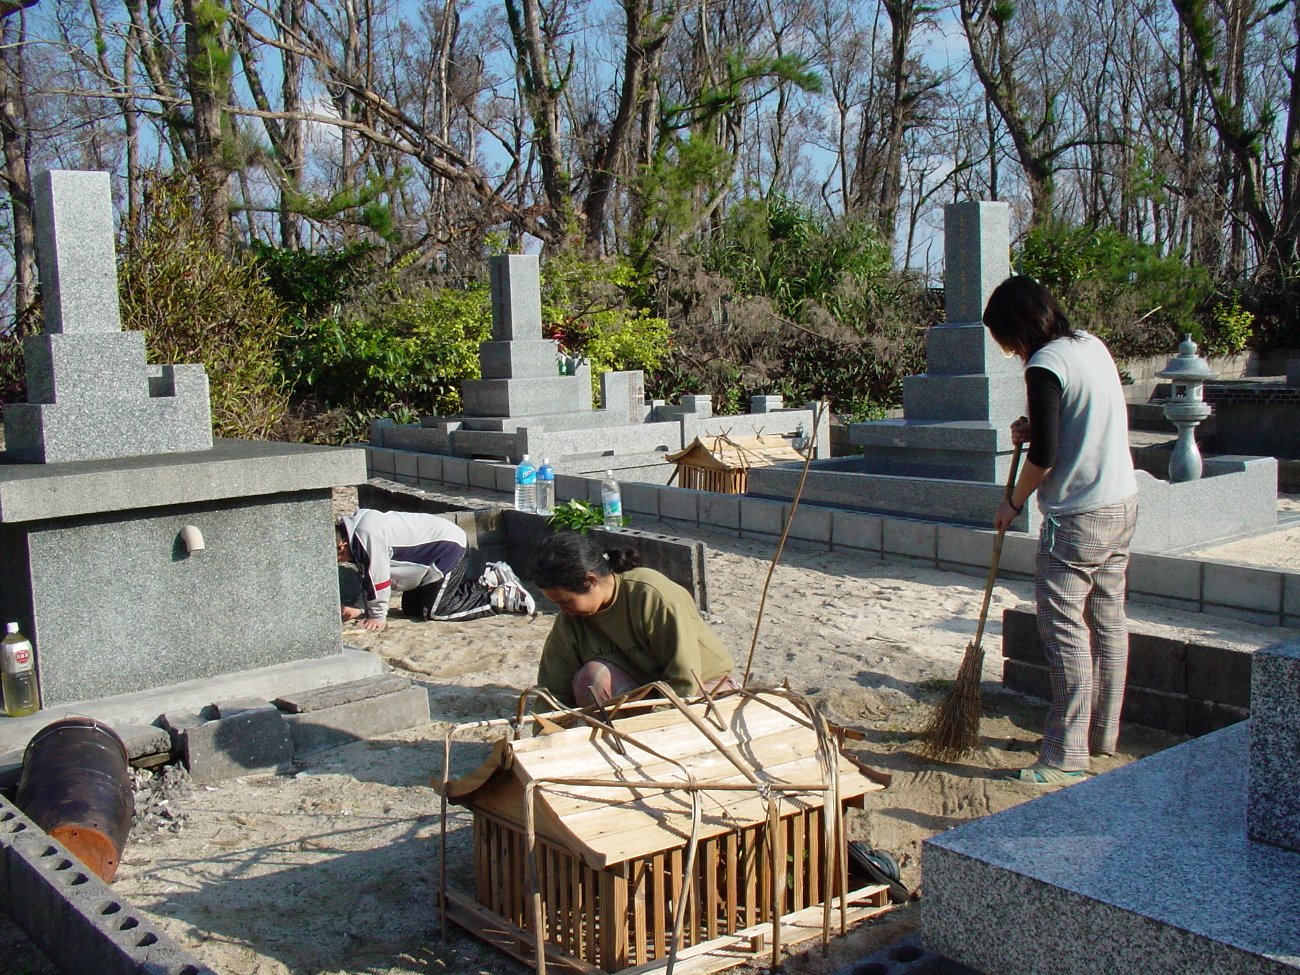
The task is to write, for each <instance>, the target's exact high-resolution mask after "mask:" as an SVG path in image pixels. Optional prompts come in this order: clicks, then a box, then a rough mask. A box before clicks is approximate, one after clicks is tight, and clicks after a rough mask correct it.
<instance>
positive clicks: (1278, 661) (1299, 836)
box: [1246, 641, 1300, 852]
mask: <svg viewBox="0 0 1300 975" xmlns="http://www.w3.org/2000/svg"><path fill="white" fill-rule="evenodd" d="M1246 824H1247V829H1248V831H1249V834H1250V838H1251V839H1253V840H1258V841H1260V842H1262V843H1271V844H1272V845H1274V846H1279V847H1281V848H1282V849H1284V850H1292V851H1296V852H1300V641H1292V642H1291V643H1284V644H1280V645H1278V646H1275V647H1267V648H1265V649H1263V650H1260V651H1259V652H1257V653H1256V654H1255V658H1254V669H1253V675H1252V680H1251V722H1250V798H1249V801H1248V802H1247V806H1246Z"/></svg>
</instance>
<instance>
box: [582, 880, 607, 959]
mask: <svg viewBox="0 0 1300 975" xmlns="http://www.w3.org/2000/svg"><path fill="white" fill-rule="evenodd" d="M582 886H583V889H584V890H585V891H586V902H585V903H584V904H583V906H582V919H583V938H584V940H585V941H586V943H587V953H586V955H585V956H584V957H585V960H587V961H589V962H595V961H596V960H597V959H598V958H599V957H600V940H599V939H598V938H597V936H596V918H597V916H598V915H599V914H600V912H601V911H602V910H604V907H605V905H604V904H602V903H600V894H599V892H600V875H599V874H597V873H596V871H595V870H592V869H591V867H589V866H587V865H586V864H583V865H582Z"/></svg>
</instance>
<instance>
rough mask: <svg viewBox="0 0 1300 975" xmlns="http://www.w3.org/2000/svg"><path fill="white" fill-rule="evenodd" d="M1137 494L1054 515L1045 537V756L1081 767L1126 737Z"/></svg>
mask: <svg viewBox="0 0 1300 975" xmlns="http://www.w3.org/2000/svg"><path fill="white" fill-rule="evenodd" d="M1136 523H1137V497H1136V495H1135V496H1133V497H1131V498H1128V499H1126V500H1124V501H1122V502H1120V503H1119V504H1112V505H1107V506H1106V507H1104V508H1098V509H1097V510H1096V511H1084V512H1080V513H1078V514H1073V515H1055V516H1050V517H1049V518H1048V519H1047V520H1046V522H1045V523H1044V525H1043V530H1042V533H1041V534H1040V536H1039V539H1038V565H1037V575H1036V578H1035V580H1034V595H1035V597H1036V601H1037V604H1038V633H1039V635H1040V636H1041V637H1042V639H1043V649H1044V651H1045V652H1046V654H1047V664H1048V667H1049V668H1050V670H1051V677H1052V706H1051V708H1050V709H1049V710H1048V712H1047V724H1046V727H1045V728H1044V729H1043V746H1042V751H1041V752H1040V754H1039V760H1040V761H1042V762H1043V763H1044V764H1046V765H1051V766H1053V767H1055V768H1059V769H1063V770H1065V771H1067V772H1074V771H1079V770H1083V769H1087V768H1088V760H1089V755H1090V754H1100V753H1109V752H1113V751H1114V750H1115V746H1116V743H1117V742H1118V740H1119V716H1120V710H1121V708H1122V707H1123V705H1124V680H1125V676H1126V672H1127V670H1128V618H1127V617H1126V616H1125V615H1124V595H1125V576H1126V574H1127V572H1128V546H1129V542H1130V541H1131V540H1132V538H1133V528H1134V526H1135V525H1136Z"/></svg>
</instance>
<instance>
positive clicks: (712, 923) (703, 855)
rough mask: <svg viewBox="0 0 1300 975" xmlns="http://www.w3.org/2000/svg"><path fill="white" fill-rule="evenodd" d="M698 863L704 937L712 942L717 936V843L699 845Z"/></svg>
mask: <svg viewBox="0 0 1300 975" xmlns="http://www.w3.org/2000/svg"><path fill="white" fill-rule="evenodd" d="M700 863H701V864H702V868H703V870H704V903H703V906H702V910H703V911H704V918H705V929H704V935H705V937H706V938H707V939H708V940H710V941H712V940H713V939H714V938H716V937H717V936H718V912H719V906H720V905H719V903H718V841H717V840H716V839H713V840H705V841H704V842H703V843H701V844H700Z"/></svg>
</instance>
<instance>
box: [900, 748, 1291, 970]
mask: <svg viewBox="0 0 1300 975" xmlns="http://www.w3.org/2000/svg"><path fill="white" fill-rule="evenodd" d="M1248 744H1249V726H1248V725H1247V724H1240V725H1235V726H1233V727H1231V728H1227V729H1225V730H1223V731H1219V732H1216V733H1214V734H1212V735H1208V736H1206V737H1205V738H1200V739H1197V740H1196V741H1192V742H1189V743H1187V744H1185V745H1181V746H1178V747H1176V748H1171V749H1169V750H1168V751H1165V752H1161V753H1159V754H1157V755H1154V756H1152V757H1150V758H1147V759H1143V760H1142V761H1139V762H1134V763H1132V764H1131V765H1127V766H1125V767H1123V768H1120V769H1116V770H1115V771H1113V772H1108V773H1106V774H1105V775H1102V776H1098V777H1097V778H1095V779H1092V780H1090V781H1086V782H1083V783H1081V784H1079V785H1074V786H1070V787H1068V788H1065V789H1062V790H1060V791H1058V792H1055V793H1053V794H1050V795H1045V796H1042V797H1040V798H1037V799H1035V800H1033V801H1031V802H1027V803H1025V804H1023V805H1020V806H1017V807H1015V808H1013V809H1010V810H1007V811H1006V812H1003V813H999V814H997V815H995V816H989V817H986V818H984V819H980V820H976V821H974V822H971V823H967V824H965V825H962V826H959V827H957V828H955V829H952V830H949V831H947V832H945V833H940V834H939V835H937V836H935V837H932V838H931V839H929V840H927V841H926V843H925V844H924V846H923V849H922V872H923V873H924V875H925V892H926V896H925V898H924V899H923V901H922V912H923V914H922V917H923V932H924V933H923V939H924V942H925V946H926V947H927V948H928V949H929V950H931V951H936V952H938V953H940V954H943V955H946V956H948V957H950V958H953V959H954V960H956V961H959V962H961V963H963V964H966V965H970V966H972V967H974V968H976V969H978V970H980V971H984V972H998V973H999V975H1093V973H1097V975H1101V973H1106V975H1110V973H1114V972H1142V973H1144V975H1185V973H1187V972H1214V973H1216V975H1247V973H1249V975H1283V973H1289V975H1294V973H1295V972H1297V971H1300V884H1297V883H1296V877H1300V853H1296V852H1294V851H1291V850H1284V849H1281V848H1279V847H1276V846H1272V845H1269V844H1265V843H1255V842H1251V841H1250V840H1249V839H1247V836H1246V795H1247V767H1248V761H1247V751H1248Z"/></svg>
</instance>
